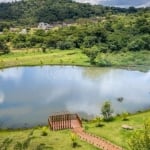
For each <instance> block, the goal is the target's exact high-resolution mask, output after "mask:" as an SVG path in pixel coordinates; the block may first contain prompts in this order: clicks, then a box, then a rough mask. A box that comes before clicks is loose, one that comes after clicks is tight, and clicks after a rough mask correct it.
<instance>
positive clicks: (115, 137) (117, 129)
mask: <svg viewBox="0 0 150 150" xmlns="http://www.w3.org/2000/svg"><path fill="white" fill-rule="evenodd" d="M149 116H150V111H148V112H144V113H140V114H135V115H132V116H129V117H128V118H129V120H128V121H122V119H121V118H120V117H119V118H116V119H115V121H113V122H109V123H104V126H103V127H96V126H95V125H96V123H92V122H91V123H86V124H85V126H86V128H87V132H90V133H94V134H95V135H97V136H101V137H103V138H105V139H108V140H109V141H112V142H113V143H116V144H117V145H120V146H122V147H124V148H125V149H126V148H127V143H128V140H129V138H130V136H131V134H132V133H133V130H125V129H122V127H121V126H122V125H123V124H127V125H130V126H132V127H134V128H135V129H141V128H143V124H144V121H145V120H147V119H149Z"/></svg>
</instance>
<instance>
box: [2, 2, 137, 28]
mask: <svg viewBox="0 0 150 150" xmlns="http://www.w3.org/2000/svg"><path fill="white" fill-rule="evenodd" d="M118 12H127V13H131V12H137V9H135V8H134V7H131V8H129V9H125V8H114V7H104V6H101V5H94V6H93V5H90V4H81V3H77V2H74V1H72V0H22V1H19V2H12V3H0V21H1V23H2V22H5V26H7V25H9V24H6V22H7V23H8V22H9V23H10V22H11V24H15V25H34V24H36V23H38V22H47V23H51V22H56V21H64V20H68V19H72V20H75V19H78V18H89V17H93V16H103V15H105V14H108V13H118Z"/></svg>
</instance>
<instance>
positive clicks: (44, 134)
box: [41, 127, 48, 136]
mask: <svg viewBox="0 0 150 150" xmlns="http://www.w3.org/2000/svg"><path fill="white" fill-rule="evenodd" d="M47 135H48V133H47V127H43V128H42V132H41V136H47Z"/></svg>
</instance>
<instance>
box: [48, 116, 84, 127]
mask: <svg viewBox="0 0 150 150" xmlns="http://www.w3.org/2000/svg"><path fill="white" fill-rule="evenodd" d="M48 124H49V127H50V129H51V130H62V129H73V128H79V127H82V122H81V119H80V117H79V116H78V114H71V113H61V114H60V113H56V114H53V115H51V116H49V118H48Z"/></svg>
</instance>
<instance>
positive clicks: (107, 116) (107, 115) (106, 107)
mask: <svg viewBox="0 0 150 150" xmlns="http://www.w3.org/2000/svg"><path fill="white" fill-rule="evenodd" d="M101 112H102V115H103V117H104V120H105V121H110V120H111V119H112V114H113V109H112V105H111V102H110V101H105V102H104V104H103V105H102V107H101Z"/></svg>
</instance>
